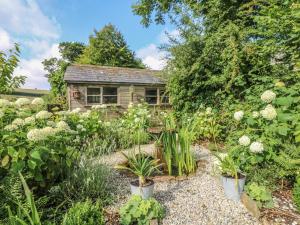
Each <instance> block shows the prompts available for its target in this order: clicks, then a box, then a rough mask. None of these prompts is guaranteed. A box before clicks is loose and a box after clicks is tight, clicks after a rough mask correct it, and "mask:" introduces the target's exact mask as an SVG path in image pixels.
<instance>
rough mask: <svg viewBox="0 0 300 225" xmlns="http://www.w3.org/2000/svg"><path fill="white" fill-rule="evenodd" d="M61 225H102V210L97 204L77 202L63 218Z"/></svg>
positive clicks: (88, 201)
mask: <svg viewBox="0 0 300 225" xmlns="http://www.w3.org/2000/svg"><path fill="white" fill-rule="evenodd" d="M62 224H63V225H96V224H97V225H102V224H104V215H103V208H102V206H101V204H100V203H99V202H96V203H93V202H91V201H90V200H87V201H85V202H78V203H76V204H75V205H74V206H72V207H71V208H70V209H69V210H68V212H67V213H66V214H65V216H64V220H63V223H62Z"/></svg>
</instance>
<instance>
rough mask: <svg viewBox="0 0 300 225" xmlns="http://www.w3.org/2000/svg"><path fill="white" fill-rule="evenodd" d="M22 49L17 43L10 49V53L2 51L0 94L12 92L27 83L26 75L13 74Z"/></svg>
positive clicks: (0, 58) (0, 60) (0, 52)
mask: <svg viewBox="0 0 300 225" xmlns="http://www.w3.org/2000/svg"><path fill="white" fill-rule="evenodd" d="M19 57H20V49H19V46H18V45H17V44H15V47H14V48H13V49H10V50H9V53H8V55H7V54H5V52H2V51H0V94H7V93H11V92H12V91H13V90H14V89H15V88H18V87H20V86H21V85H22V84H24V83H25V79H26V77H25V76H13V73H14V70H15V69H16V67H17V66H18V63H19Z"/></svg>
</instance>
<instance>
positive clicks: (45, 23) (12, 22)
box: [0, 0, 60, 39]
mask: <svg viewBox="0 0 300 225" xmlns="http://www.w3.org/2000/svg"><path fill="white" fill-rule="evenodd" d="M0 26H1V27H3V28H4V29H6V30H7V31H9V32H13V33H16V34H22V35H25V36H27V35H34V36H36V37H39V38H48V39H49V38H50V39H56V38H58V37H59V32H60V28H59V25H58V23H57V22H56V21H55V19H51V18H49V17H47V16H46V15H45V14H44V13H43V12H42V10H41V9H40V7H39V5H38V4H37V3H36V1H35V0H1V1H0Z"/></svg>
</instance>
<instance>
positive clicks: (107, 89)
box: [103, 87, 118, 95]
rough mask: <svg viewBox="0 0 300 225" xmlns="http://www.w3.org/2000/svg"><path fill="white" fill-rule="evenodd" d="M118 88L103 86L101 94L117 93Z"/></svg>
mask: <svg viewBox="0 0 300 225" xmlns="http://www.w3.org/2000/svg"><path fill="white" fill-rule="evenodd" d="M117 94H118V89H117V88H116V87H104V88H103V95H117Z"/></svg>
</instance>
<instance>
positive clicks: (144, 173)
mask: <svg viewBox="0 0 300 225" xmlns="http://www.w3.org/2000/svg"><path fill="white" fill-rule="evenodd" d="M122 154H123V155H124V157H125V158H126V159H127V161H128V167H127V166H122V165H118V166H116V168H117V169H123V170H128V171H130V172H132V173H133V174H135V175H136V176H138V177H139V186H141V187H142V186H144V185H145V184H146V182H147V181H146V179H147V177H149V176H151V175H152V174H153V173H154V172H156V171H157V172H159V169H158V168H159V167H160V165H159V164H158V162H159V160H158V159H156V160H154V159H152V157H151V156H146V155H144V154H141V152H139V154H137V155H135V154H134V152H132V153H131V155H126V154H124V153H122Z"/></svg>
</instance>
